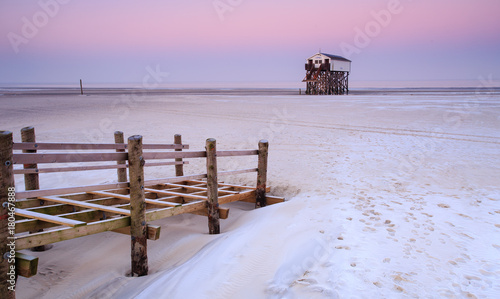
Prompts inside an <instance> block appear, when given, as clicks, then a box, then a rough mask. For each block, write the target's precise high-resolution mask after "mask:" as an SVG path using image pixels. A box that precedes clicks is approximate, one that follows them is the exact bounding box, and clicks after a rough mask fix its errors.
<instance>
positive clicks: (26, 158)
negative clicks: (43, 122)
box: [13, 153, 128, 164]
mask: <svg viewBox="0 0 500 299" xmlns="http://www.w3.org/2000/svg"><path fill="white" fill-rule="evenodd" d="M127 158H128V154H127V153H88V154H87V153H86V154H82V153H58V154H45V153H44V154H40V153H36V154H14V155H13V160H14V164H35V163H77V162H105V161H121V160H127Z"/></svg>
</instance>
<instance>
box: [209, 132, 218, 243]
mask: <svg viewBox="0 0 500 299" xmlns="http://www.w3.org/2000/svg"><path fill="white" fill-rule="evenodd" d="M206 150H207V198H208V202H207V208H208V231H209V233H210V234H211V235H216V234H219V233H220V224H219V198H218V193H219V190H218V189H219V188H218V183H217V148H216V142H215V139H213V138H209V139H207V141H206Z"/></svg>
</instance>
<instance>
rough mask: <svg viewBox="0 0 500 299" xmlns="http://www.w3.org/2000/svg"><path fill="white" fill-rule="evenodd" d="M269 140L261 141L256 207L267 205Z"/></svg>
mask: <svg viewBox="0 0 500 299" xmlns="http://www.w3.org/2000/svg"><path fill="white" fill-rule="evenodd" d="M268 150H269V142H268V141H267V140H264V139H263V140H261V141H259V162H258V166H257V168H258V169H257V190H256V193H257V198H256V200H255V208H260V207H265V206H266V181H267V157H268Z"/></svg>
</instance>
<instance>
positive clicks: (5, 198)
mask: <svg viewBox="0 0 500 299" xmlns="http://www.w3.org/2000/svg"><path fill="white" fill-rule="evenodd" d="M13 144H14V143H13V140H12V132H9V131H0V297H1V298H16V293H15V291H14V287H15V285H16V278H17V277H16V270H15V268H14V270H12V266H14V267H15V262H14V263H12V260H11V258H15V245H13V246H12V244H13V240H12V239H9V226H8V223H9V222H10V221H12V219H11V220H9V218H13V217H11V216H9V212H11V213H12V211H11V210H10V209H11V205H10V204H13V203H14V202H15V199H14V198H15V187H14V170H13V167H12V146H13ZM13 197H14V198H13ZM9 199H10V200H9ZM4 205H5V206H4ZM12 249H13V250H12ZM12 251H14V254H13V255H14V257H12V256H11V253H12ZM9 260H10V261H9ZM9 287H10V289H9Z"/></svg>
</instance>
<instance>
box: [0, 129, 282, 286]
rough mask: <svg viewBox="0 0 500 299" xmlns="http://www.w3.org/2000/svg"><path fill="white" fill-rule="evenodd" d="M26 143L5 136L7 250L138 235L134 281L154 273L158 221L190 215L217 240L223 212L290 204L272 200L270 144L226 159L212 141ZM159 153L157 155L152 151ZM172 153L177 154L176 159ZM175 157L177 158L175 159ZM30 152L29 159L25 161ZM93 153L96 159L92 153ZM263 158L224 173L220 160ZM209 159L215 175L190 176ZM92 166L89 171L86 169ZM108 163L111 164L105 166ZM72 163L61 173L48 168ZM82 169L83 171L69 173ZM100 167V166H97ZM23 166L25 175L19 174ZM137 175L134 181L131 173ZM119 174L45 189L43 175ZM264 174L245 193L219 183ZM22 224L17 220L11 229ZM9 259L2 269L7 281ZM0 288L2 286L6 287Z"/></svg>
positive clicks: (26, 265) (30, 134)
mask: <svg viewBox="0 0 500 299" xmlns="http://www.w3.org/2000/svg"><path fill="white" fill-rule="evenodd" d="M22 135H23V137H22V138H23V142H22V143H14V142H13V138H12V133H11V132H7V131H0V163H1V164H0V205H3V207H4V209H3V210H2V212H1V213H0V228H1V230H0V246H2V247H0V249H3V251H2V254H4V253H8V252H9V250H8V248H5V246H4V244H7V243H8V242H9V241H11V240H13V241H15V250H16V251H17V250H22V249H27V248H34V247H37V248H39V249H41V250H43V246H45V245H47V244H51V243H55V242H59V241H63V240H68V239H73V238H78V237H82V236H86V235H91V234H95V233H100V232H105V231H114V232H118V233H126V234H130V235H131V268H132V275H136V276H142V275H147V273H148V263H147V239H149V240H156V239H158V238H159V235H160V227H158V226H154V225H149V224H147V223H148V222H150V221H153V220H157V219H162V218H166V217H171V216H175V215H179V214H184V213H194V214H198V215H204V216H207V217H208V220H209V221H208V222H209V232H210V234H218V233H219V232H220V224H219V219H221V218H222V219H225V218H227V217H228V212H229V210H228V209H227V208H223V207H220V205H222V204H226V203H230V202H234V201H245V202H253V203H255V206H256V208H258V207H263V206H266V205H269V204H274V203H278V202H283V201H284V198H280V197H273V196H270V195H267V194H266V193H267V192H268V191H269V188H268V187H267V186H266V180H267V156H268V142H267V141H266V140H261V141H260V142H259V149H257V150H229V151H218V150H217V149H216V141H215V139H207V142H206V150H205V151H184V150H185V149H189V146H188V145H186V144H183V143H182V140H181V136H180V135H175V137H174V143H173V144H142V136H131V137H130V138H128V143H127V144H126V143H124V139H123V133H122V132H115V143H112V144H79V143H37V142H36V141H35V135H34V129H33V128H32V127H28V128H24V129H22ZM151 150H152V151H151ZM169 150H170V151H169ZM171 150H173V151H171ZM18 151H22V153H17V152H18ZM88 151H90V152H88ZM248 155H257V156H258V167H257V168H248V169H241V170H233V171H225V172H218V171H217V159H218V158H222V157H236V156H248ZM190 158H205V159H206V161H207V173H205V174H195V175H184V169H183V166H184V165H186V164H188V163H189V161H187V160H186V159H190ZM87 162H89V163H91V164H92V165H88V166H81V164H83V163H87ZM103 162H104V163H106V164H105V165H103ZM50 163H64V164H63V165H64V166H59V167H40V166H39V165H42V164H50ZM68 163H78V166H72V165H68ZM96 163H98V164H99V165H96ZM18 164H22V165H23V168H18V167H16V168H14V165H18ZM165 165H174V166H175V168H176V169H175V172H176V176H175V177H168V178H163V179H154V180H146V179H145V178H144V167H145V166H165ZM127 168H128V169H129V175H128V180H127V175H126V169H127ZM99 169H117V177H118V181H117V182H116V183H110V184H100V185H91V186H79V187H64V188H57V189H40V186H39V182H38V176H39V174H40V173H51V172H65V171H86V170H99ZM250 172H257V186H256V187H248V186H239V185H231V184H223V183H219V182H218V176H221V175H227V174H242V173H250ZM15 174H22V175H24V178H25V189H26V191H22V192H16V193H15V199H16V202H15V234H14V235H12V233H11V234H10V235H9V231H8V230H7V228H8V227H9V225H12V224H9V223H7V222H6V221H7V220H9V215H8V211H9V210H8V208H9V207H10V204H9V200H11V201H12V198H9V196H10V197H12V193H13V192H12V190H14V189H13V188H14V187H15V185H14V175H15ZM12 220H14V219H13V218H10V220H9V221H12ZM8 257H11V256H9V255H8V254H7V255H6V256H4V259H3V260H2V263H1V266H2V267H1V269H0V271H2V272H1V273H0V276H1V277H0V279H2V280H5V279H3V278H4V276H3V275H4V273H7V271H4V269H3V268H4V267H5V266H7V267H6V268H5V269H9V267H10V265H8V264H6V263H7V260H8ZM17 261H18V262H17V263H16V265H19V266H20V267H21V268H19V267H18V269H16V270H17V273H18V274H19V275H22V276H26V277H29V276H32V275H34V274H36V262H37V260H36V258H33V257H29V256H26V255H19V256H18V257H17ZM0 286H3V285H2V282H0Z"/></svg>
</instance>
